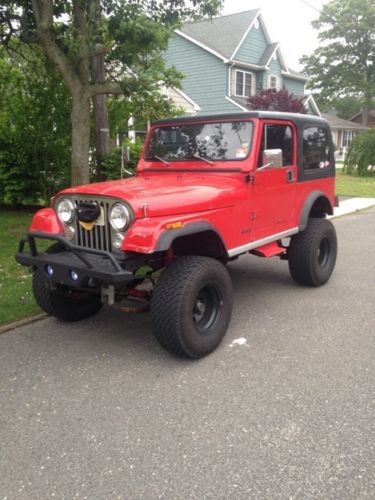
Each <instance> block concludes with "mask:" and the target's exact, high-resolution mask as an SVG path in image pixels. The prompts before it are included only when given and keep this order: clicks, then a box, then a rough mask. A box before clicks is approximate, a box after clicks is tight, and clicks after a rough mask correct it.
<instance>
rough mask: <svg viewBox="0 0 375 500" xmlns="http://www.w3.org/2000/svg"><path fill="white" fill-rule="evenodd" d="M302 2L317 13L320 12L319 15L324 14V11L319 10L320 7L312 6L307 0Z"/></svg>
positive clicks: (301, 0)
mask: <svg viewBox="0 0 375 500" xmlns="http://www.w3.org/2000/svg"><path fill="white" fill-rule="evenodd" d="M300 2H302V3H304V4H305V5H307V6H308V7H310V8H311V9H314V10H316V12H319V14H321V13H322V11H321V10H320V9H318V7H315V5H312V4H311V3H309V2H307V1H306V0H300Z"/></svg>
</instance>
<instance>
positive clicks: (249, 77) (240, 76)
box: [235, 69, 253, 97]
mask: <svg viewBox="0 0 375 500" xmlns="http://www.w3.org/2000/svg"><path fill="white" fill-rule="evenodd" d="M235 74H236V82H235V84H236V96H238V97H250V96H251V89H252V85H253V74H252V73H249V72H248V71H240V70H238V69H237V70H236V73H235Z"/></svg>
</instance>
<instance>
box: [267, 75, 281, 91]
mask: <svg viewBox="0 0 375 500" xmlns="http://www.w3.org/2000/svg"><path fill="white" fill-rule="evenodd" d="M268 88H270V89H275V90H278V89H279V77H278V76H276V75H270V76H269V77H268Z"/></svg>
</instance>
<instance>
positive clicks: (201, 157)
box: [193, 155, 215, 165]
mask: <svg viewBox="0 0 375 500" xmlns="http://www.w3.org/2000/svg"><path fill="white" fill-rule="evenodd" d="M193 158H197V160H202V161H205V162H206V163H209V164H210V165H215V163H214V162H213V161H211V160H208V159H207V158H204V157H203V156H199V155H193Z"/></svg>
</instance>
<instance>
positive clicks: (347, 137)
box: [341, 130, 356, 148]
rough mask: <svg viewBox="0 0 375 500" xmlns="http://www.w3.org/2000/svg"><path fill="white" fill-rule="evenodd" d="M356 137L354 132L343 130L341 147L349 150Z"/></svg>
mask: <svg viewBox="0 0 375 500" xmlns="http://www.w3.org/2000/svg"><path fill="white" fill-rule="evenodd" d="M355 135H356V133H355V131H354V130H343V132H342V142H341V147H343V148H348V147H349V146H350V144H351V143H352V140H353V139H354V136H355Z"/></svg>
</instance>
